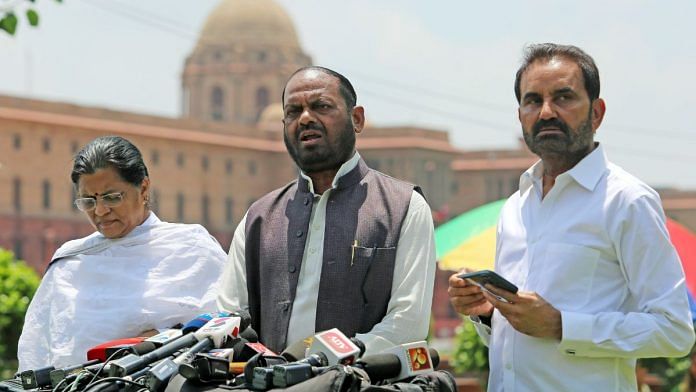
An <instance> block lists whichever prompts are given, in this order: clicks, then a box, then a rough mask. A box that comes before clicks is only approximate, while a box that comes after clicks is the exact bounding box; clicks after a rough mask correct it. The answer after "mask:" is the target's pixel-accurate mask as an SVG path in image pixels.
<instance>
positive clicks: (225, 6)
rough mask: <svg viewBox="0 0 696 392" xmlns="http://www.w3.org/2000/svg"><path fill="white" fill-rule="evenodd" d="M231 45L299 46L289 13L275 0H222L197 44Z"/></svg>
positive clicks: (208, 20) (296, 47)
mask: <svg viewBox="0 0 696 392" xmlns="http://www.w3.org/2000/svg"><path fill="white" fill-rule="evenodd" d="M230 44H236V45H244V46H252V47H260V46H271V47H282V48H287V49H299V48H300V43H299V41H298V39H297V33H296V32H295V27H294V25H293V23H292V20H291V19H290V16H289V15H288V14H287V13H286V12H285V10H283V8H282V7H281V6H280V5H278V4H277V3H276V2H274V1H273V0H222V1H221V2H220V4H218V6H217V7H215V9H213V11H212V12H211V13H210V15H208V19H207V20H206V22H205V25H204V26H203V30H202V31H201V36H200V38H199V39H198V44H197V46H198V47H200V46H208V45H215V46H217V45H222V46H228V45H230Z"/></svg>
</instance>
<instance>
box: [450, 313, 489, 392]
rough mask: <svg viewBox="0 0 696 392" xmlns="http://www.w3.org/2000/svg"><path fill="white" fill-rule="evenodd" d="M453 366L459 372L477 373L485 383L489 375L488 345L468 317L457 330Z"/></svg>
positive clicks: (483, 383)
mask: <svg viewBox="0 0 696 392" xmlns="http://www.w3.org/2000/svg"><path fill="white" fill-rule="evenodd" d="M452 366H453V367H454V370H455V371H456V372H457V373H472V374H476V375H477V376H478V377H479V378H480V381H481V383H482V385H485V383H486V382H487V380H486V378H487V376H488V347H486V345H485V344H483V341H482V340H481V338H480V337H479V336H478V334H477V333H476V328H474V324H473V323H472V322H471V321H469V320H468V319H467V318H465V319H464V321H463V322H462V325H461V326H460V327H459V328H458V330H457V336H456V338H455V350H454V354H453V355H452Z"/></svg>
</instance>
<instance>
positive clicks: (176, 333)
mask: <svg viewBox="0 0 696 392" xmlns="http://www.w3.org/2000/svg"><path fill="white" fill-rule="evenodd" d="M196 329H197V328H196ZM183 334H184V332H183V331H182V330H181V329H177V328H172V329H166V330H164V331H162V332H160V333H158V334H157V335H155V336H150V337H149V338H147V339H145V340H144V341H145V342H151V343H154V344H155V346H157V347H162V346H164V345H165V344H167V343H169V342H171V341H172V340H174V339H177V338H179V337H181V335H183Z"/></svg>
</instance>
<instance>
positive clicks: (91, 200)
mask: <svg viewBox="0 0 696 392" xmlns="http://www.w3.org/2000/svg"><path fill="white" fill-rule="evenodd" d="M124 193H126V192H116V193H109V194H106V195H101V196H97V197H81V198H79V199H75V207H77V209H78V210H80V211H84V212H87V211H92V210H93V209H95V208H97V199H101V202H102V204H104V206H106V207H109V208H114V207H118V206H119V204H121V202H123V194H124Z"/></svg>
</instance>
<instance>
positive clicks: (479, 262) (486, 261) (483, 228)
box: [435, 200, 505, 271]
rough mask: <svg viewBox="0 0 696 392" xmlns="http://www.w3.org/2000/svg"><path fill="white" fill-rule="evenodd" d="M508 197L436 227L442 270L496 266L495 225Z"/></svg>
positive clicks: (478, 268)
mask: <svg viewBox="0 0 696 392" xmlns="http://www.w3.org/2000/svg"><path fill="white" fill-rule="evenodd" d="M504 203H505V200H498V201H494V202H492V203H488V204H484V205H482V206H479V207H476V208H474V209H473V210H470V211H467V212H465V213H463V214H461V215H459V216H457V217H455V218H453V219H451V220H449V221H448V222H446V223H444V224H442V225H440V226H438V228H437V229H435V250H436V252H437V259H438V260H439V265H440V269H441V270H452V271H459V270H460V269H462V268H464V267H465V266H466V267H469V268H471V269H474V270H480V269H493V260H494V258H495V227H496V225H497V224H498V215H499V214H500V209H501V208H502V207H503V204H504Z"/></svg>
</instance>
